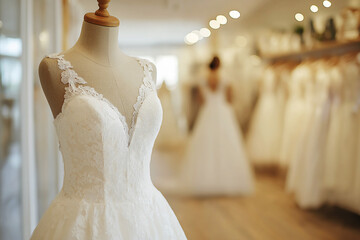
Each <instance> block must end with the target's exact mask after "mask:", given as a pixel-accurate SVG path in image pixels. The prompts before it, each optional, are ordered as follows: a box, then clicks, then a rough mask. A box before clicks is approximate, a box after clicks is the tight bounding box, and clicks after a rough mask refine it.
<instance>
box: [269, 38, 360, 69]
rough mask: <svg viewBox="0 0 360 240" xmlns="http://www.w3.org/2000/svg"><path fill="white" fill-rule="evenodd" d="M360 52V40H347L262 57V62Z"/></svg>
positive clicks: (297, 59)
mask: <svg viewBox="0 0 360 240" xmlns="http://www.w3.org/2000/svg"><path fill="white" fill-rule="evenodd" d="M357 51H360V38H358V39H355V40H349V41H346V42H338V41H332V42H326V43H321V44H319V45H318V46H315V47H313V48H311V49H306V48H304V49H302V50H300V51H297V52H291V53H285V54H279V55H268V56H266V55H264V56H262V58H263V60H265V61H267V62H270V63H271V62H284V61H295V62H301V61H303V60H306V59H309V58H311V59H318V58H324V57H332V56H339V55H344V54H346V53H351V52H357Z"/></svg>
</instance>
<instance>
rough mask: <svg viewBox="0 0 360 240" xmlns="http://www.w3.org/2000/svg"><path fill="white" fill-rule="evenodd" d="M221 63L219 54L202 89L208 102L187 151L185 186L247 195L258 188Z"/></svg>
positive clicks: (194, 190) (211, 192)
mask: <svg viewBox="0 0 360 240" xmlns="http://www.w3.org/2000/svg"><path fill="white" fill-rule="evenodd" d="M219 66H220V60H219V59H218V58H217V57H215V58H214V59H213V61H212V62H211V64H210V69H211V75H210V77H209V78H208V84H207V86H205V87H204V89H203V90H202V96H203V97H202V98H203V99H204V100H205V103H204V106H203V107H202V109H201V110H200V113H199V117H198V119H197V122H196V123H195V128H194V132H193V135H192V136H191V138H190V141H189V145H188V149H187V152H186V155H185V163H184V166H183V169H182V170H183V171H182V178H181V179H182V181H183V183H185V185H184V189H183V190H184V192H185V193H188V194H193V195H246V194H250V193H251V192H253V189H254V184H253V176H252V171H251V169H250V166H249V163H248V159H247V157H246V153H245V151H244V148H243V137H242V133H241V130H240V128H239V126H238V124H237V121H236V117H235V114H234V112H233V110H232V108H231V106H230V104H229V103H228V102H227V101H226V96H225V94H224V92H225V87H224V85H222V84H221V83H220V82H219V77H218V71H217V70H218V68H219ZM229 95H230V94H229Z"/></svg>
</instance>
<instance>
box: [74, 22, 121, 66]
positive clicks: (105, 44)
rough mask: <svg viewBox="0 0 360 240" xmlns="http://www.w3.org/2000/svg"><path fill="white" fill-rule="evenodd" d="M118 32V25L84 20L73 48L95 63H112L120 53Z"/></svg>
mask: <svg viewBox="0 0 360 240" xmlns="http://www.w3.org/2000/svg"><path fill="white" fill-rule="evenodd" d="M118 34H119V28H118V27H104V26H100V25H95V24H92V23H88V22H86V21H84V22H83V26H82V29H81V34H80V37H79V39H78V41H77V42H76V44H75V46H74V47H73V48H74V49H75V50H78V51H80V52H81V53H82V54H84V55H86V57H88V58H90V59H92V60H93V61H94V62H96V63H99V64H102V65H112V63H113V62H114V61H116V59H117V58H118V56H119V53H120V54H121V51H120V50H119V46H118Z"/></svg>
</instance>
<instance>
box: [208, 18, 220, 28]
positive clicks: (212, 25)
mask: <svg viewBox="0 0 360 240" xmlns="http://www.w3.org/2000/svg"><path fill="white" fill-rule="evenodd" d="M209 25H210V27H211V28H213V29H218V28H220V23H219V22H218V21H216V20H211V21H210V22H209Z"/></svg>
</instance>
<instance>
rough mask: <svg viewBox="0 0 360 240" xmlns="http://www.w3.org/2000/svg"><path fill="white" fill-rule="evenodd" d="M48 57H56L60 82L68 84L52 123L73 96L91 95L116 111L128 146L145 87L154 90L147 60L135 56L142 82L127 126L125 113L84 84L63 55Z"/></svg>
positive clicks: (60, 115)
mask: <svg viewBox="0 0 360 240" xmlns="http://www.w3.org/2000/svg"><path fill="white" fill-rule="evenodd" d="M48 57H49V58H56V59H57V61H58V67H59V69H60V70H62V72H61V82H63V83H64V84H68V86H67V87H65V96H64V102H63V104H62V107H61V111H60V113H59V114H58V115H56V117H55V118H54V123H55V124H56V122H58V121H59V119H61V118H62V117H63V115H64V114H65V112H64V111H65V108H66V105H67V104H68V103H69V101H70V100H71V99H72V98H73V97H75V96H78V95H86V96H89V97H93V98H95V99H97V100H99V101H101V102H103V103H105V104H106V105H108V106H109V107H110V108H111V109H112V110H113V111H114V112H115V113H116V115H117V116H118V118H119V120H120V122H121V124H122V126H123V129H124V133H125V135H126V137H127V144H128V147H129V146H130V144H131V140H132V137H133V133H134V130H135V127H136V123H137V120H138V115H139V111H140V109H141V107H142V105H143V103H144V101H145V100H146V98H147V94H146V89H151V90H155V85H154V82H153V80H152V75H151V73H152V71H153V69H152V66H151V65H150V64H149V63H148V62H147V61H146V62H145V60H144V59H140V58H135V60H136V61H137V63H138V64H139V66H140V67H141V68H142V70H143V78H142V83H141V84H140V86H139V88H138V95H137V97H136V101H135V103H134V104H133V113H132V119H131V123H130V124H131V125H130V126H129V125H128V123H127V121H126V117H125V115H124V114H122V113H121V112H120V111H119V109H118V108H117V107H116V106H115V105H114V104H113V103H112V102H111V101H109V100H108V99H107V98H106V97H104V95H103V94H101V93H99V92H97V91H96V90H95V88H93V87H91V86H89V85H85V84H87V82H86V81H85V80H84V79H83V78H82V77H80V76H79V75H78V74H77V72H76V71H75V70H74V67H73V65H72V64H71V62H70V61H68V60H66V59H65V58H64V55H58V54H53V55H49V56H48Z"/></svg>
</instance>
